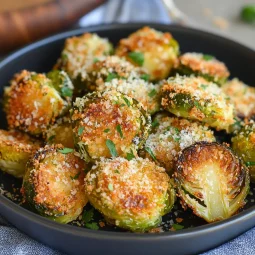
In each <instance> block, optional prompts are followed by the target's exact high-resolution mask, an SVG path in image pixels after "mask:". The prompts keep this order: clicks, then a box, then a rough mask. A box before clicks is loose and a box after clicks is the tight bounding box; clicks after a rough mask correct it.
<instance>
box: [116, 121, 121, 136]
mask: <svg viewBox="0 0 255 255" xmlns="http://www.w3.org/2000/svg"><path fill="white" fill-rule="evenodd" d="M116 130H117V132H118V133H119V134H120V137H121V138H123V133H122V130H121V125H120V124H118V125H117V126H116Z"/></svg>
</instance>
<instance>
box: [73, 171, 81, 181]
mask: <svg viewBox="0 0 255 255" xmlns="http://www.w3.org/2000/svg"><path fill="white" fill-rule="evenodd" d="M80 174H81V172H79V173H77V174H76V175H75V176H70V178H71V179H72V180H77V179H78V178H79V176H80Z"/></svg>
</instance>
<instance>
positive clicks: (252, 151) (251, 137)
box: [232, 121, 255, 182]
mask: <svg viewBox="0 0 255 255" xmlns="http://www.w3.org/2000/svg"><path fill="white" fill-rule="evenodd" d="M232 148H233V150H234V151H235V152H236V153H237V154H238V155H239V156H240V157H241V158H242V159H243V160H244V162H245V163H246V165H247V167H248V168H249V170H250V175H251V180H252V181H253V182H255V123H254V122H253V121H251V122H250V123H248V124H246V125H244V127H242V129H241V130H240V131H239V132H238V133H237V134H236V135H235V136H234V137H233V138H232Z"/></svg>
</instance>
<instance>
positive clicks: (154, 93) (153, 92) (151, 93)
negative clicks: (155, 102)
mask: <svg viewBox="0 0 255 255" xmlns="http://www.w3.org/2000/svg"><path fill="white" fill-rule="evenodd" d="M156 94H157V91H156V90H155V89H152V90H151V91H150V93H149V94H148V95H149V97H154V96H155V95H156Z"/></svg>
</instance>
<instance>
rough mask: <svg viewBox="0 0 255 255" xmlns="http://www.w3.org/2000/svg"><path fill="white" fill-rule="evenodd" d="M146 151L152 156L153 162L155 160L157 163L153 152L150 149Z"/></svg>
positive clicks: (146, 148)
mask: <svg viewBox="0 0 255 255" xmlns="http://www.w3.org/2000/svg"><path fill="white" fill-rule="evenodd" d="M144 149H145V150H146V151H147V152H148V153H149V154H150V156H151V157H152V158H153V160H155V161H156V160H157V159H156V157H155V155H154V154H153V152H152V150H151V149H150V148H149V147H145V148H144Z"/></svg>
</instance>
